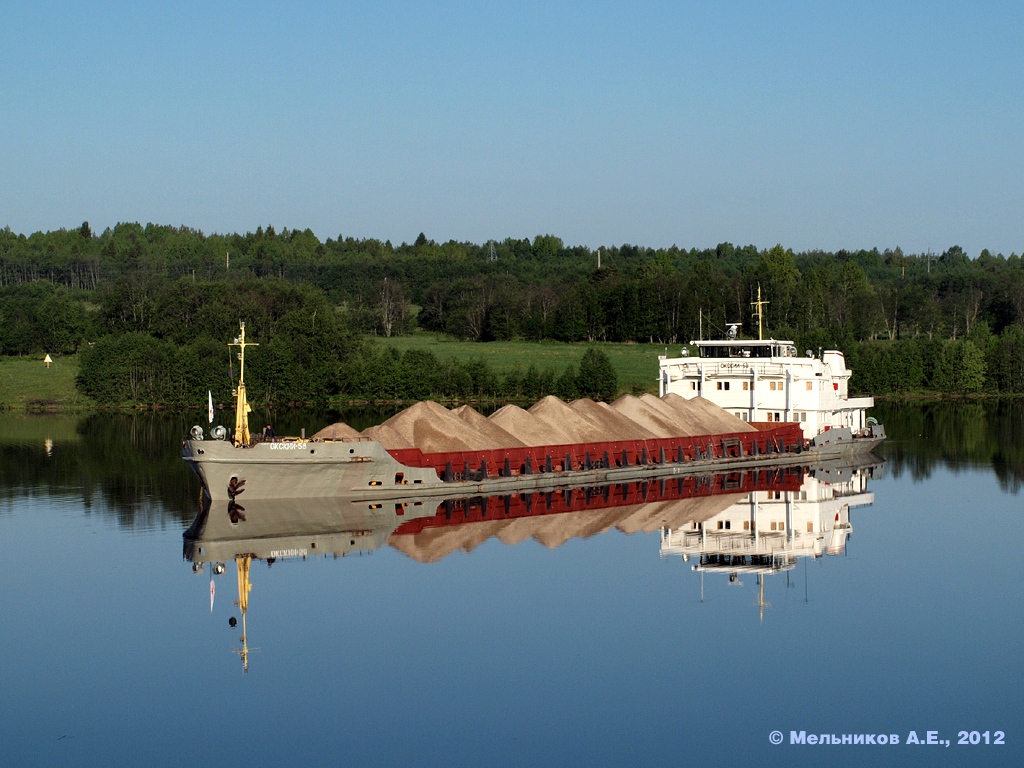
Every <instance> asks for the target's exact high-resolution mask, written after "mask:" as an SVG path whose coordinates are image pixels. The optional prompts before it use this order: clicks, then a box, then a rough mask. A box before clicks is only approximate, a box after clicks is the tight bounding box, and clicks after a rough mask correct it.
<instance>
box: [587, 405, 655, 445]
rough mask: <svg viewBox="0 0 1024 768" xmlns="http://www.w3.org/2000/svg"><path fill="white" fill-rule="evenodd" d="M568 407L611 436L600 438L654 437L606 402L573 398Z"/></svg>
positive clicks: (632, 438) (637, 438)
mask: <svg viewBox="0 0 1024 768" xmlns="http://www.w3.org/2000/svg"><path fill="white" fill-rule="evenodd" d="M569 407H570V408H572V409H573V410H574V411H576V413H578V414H580V415H581V416H583V417H584V418H586V419H588V420H589V421H590V422H591V423H593V424H594V425H595V426H597V428H598V429H600V430H601V433H602V434H604V435H608V436H612V437H604V438H602V439H604V440H609V439H615V440H648V439H650V438H652V437H655V434H654V433H653V432H651V431H650V430H648V429H645V428H644V427H642V426H641V425H640V424H637V423H636V422H635V421H633V420H632V419H629V418H627V417H626V416H624V415H623V414H621V413H619V412H618V411H616V410H615V409H614V408H612V407H611V406H610V405H608V403H598V402H594V401H593V400H588V399H587V398H581V399H579V400H573V401H572V402H571V403H569Z"/></svg>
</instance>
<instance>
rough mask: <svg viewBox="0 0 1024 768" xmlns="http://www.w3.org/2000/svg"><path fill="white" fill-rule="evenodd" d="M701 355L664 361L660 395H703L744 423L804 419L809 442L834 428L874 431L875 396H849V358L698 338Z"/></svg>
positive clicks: (768, 343)
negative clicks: (869, 414) (870, 412)
mask: <svg viewBox="0 0 1024 768" xmlns="http://www.w3.org/2000/svg"><path fill="white" fill-rule="evenodd" d="M690 344H691V345H692V346H694V347H696V348H697V353H698V354H697V357H691V356H689V355H688V353H687V350H683V352H682V356H681V357H671V358H670V357H667V356H665V355H661V356H659V368H660V370H659V374H660V377H659V378H660V383H659V394H660V395H661V396H664V395H666V394H668V393H669V392H673V393H675V394H677V395H680V396H681V397H685V398H687V399H690V398H694V397H704V398H705V399H707V400H710V401H711V402H712V403H714V404H715V405H717V406H719V407H721V408H724V409H726V410H727V411H729V412H730V413H732V414H733V415H734V416H736V417H738V418H740V419H743V420H744V421H753V422H778V421H798V422H800V424H801V425H802V426H803V430H804V437H807V438H812V437H814V436H815V435H817V434H818V433H820V432H822V431H824V430H826V429H831V428H833V427H849V428H850V429H851V430H852V432H853V433H854V435H857V434H861V433H863V432H864V431H865V430H866V428H867V427H868V422H867V413H866V411H867V409H868V408H870V407H872V406H873V405H874V404H875V401H874V399H873V398H871V397H854V398H851V397H850V396H849V382H850V375H851V373H852V372H851V371H850V369H848V368H847V367H846V360H845V358H844V357H843V353H842V352H839V351H836V350H832V349H830V350H826V351H825V352H824V353H823V354H821V355H820V356H815V355H814V354H813V353H812V352H811V351H810V350H808V351H807V352H806V353H805V355H804V356H803V357H801V356H799V355H798V354H797V350H796V347H795V346H793V342H791V341H779V340H776V339H763V340H747V339H735V338H731V339H724V340H720V341H691V342H690Z"/></svg>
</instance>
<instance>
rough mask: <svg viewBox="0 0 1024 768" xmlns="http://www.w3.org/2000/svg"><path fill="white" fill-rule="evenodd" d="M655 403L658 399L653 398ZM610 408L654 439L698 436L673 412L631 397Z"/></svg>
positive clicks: (620, 399)
mask: <svg viewBox="0 0 1024 768" xmlns="http://www.w3.org/2000/svg"><path fill="white" fill-rule="evenodd" d="M654 399H655V401H657V399H658V398H654ZM612 408H613V409H615V411H617V412H618V413H620V414H622V415H623V416H624V417H626V418H628V419H629V420H630V421H634V422H636V423H637V424H639V425H641V426H642V427H643V428H644V429H646V430H648V431H649V432H651V434H653V435H654V436H655V437H680V436H682V435H693V434H698V433H696V432H693V431H691V427H690V425H689V424H687V423H686V422H685V420H684V419H682V418H680V415H679V414H678V413H676V412H675V411H671V410H667V409H663V408H662V407H661V406H660V403H659V405H654V404H652V403H649V402H645V401H644V400H641V399H640V398H639V397H634V396H633V395H624V396H623V397H620V398H619V399H618V400H616V401H615V402H614V403H612Z"/></svg>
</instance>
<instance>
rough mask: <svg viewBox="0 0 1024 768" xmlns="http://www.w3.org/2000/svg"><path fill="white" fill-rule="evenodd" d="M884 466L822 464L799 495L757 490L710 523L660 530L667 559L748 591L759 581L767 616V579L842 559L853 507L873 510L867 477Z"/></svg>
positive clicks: (870, 461)
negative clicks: (802, 561)
mask: <svg viewBox="0 0 1024 768" xmlns="http://www.w3.org/2000/svg"><path fill="white" fill-rule="evenodd" d="M884 469H885V464H884V462H882V461H881V460H880V459H878V458H877V457H874V456H869V457H865V459H864V462H862V463H858V464H856V465H848V464H847V465H844V464H834V463H833V464H824V465H821V466H818V467H812V468H808V470H807V472H806V475H805V477H804V478H803V482H802V484H801V485H800V487H799V489H797V490H791V489H787V490H782V489H768V490H763V491H760V490H758V491H751V492H750V493H749V494H747V495H746V496H744V497H743V498H742V499H740V500H738V501H736V502H734V503H732V504H730V505H729V506H728V507H727V508H726V509H723V510H722V511H721V512H718V513H717V514H715V515H713V516H712V517H709V518H708V519H706V520H695V521H693V522H691V523H690V524H689V525H684V526H681V527H675V526H666V527H664V528H662V530H661V555H662V557H671V556H675V555H682V558H683V560H684V561H687V562H688V561H690V560H691V559H693V560H696V561H697V562H696V563H695V564H694V565H693V570H695V571H699V572H700V573H701V598H702V599H703V587H704V581H703V579H704V574H705V573H724V574H728V581H729V583H730V584H734V585H736V586H743V582H742V580H741V578H742V576H743V575H744V574H748V575H751V576H753V577H754V578H755V579H756V583H757V586H758V587H759V589H758V601H757V602H758V606H759V608H760V614H761V618H764V609H765V607H766V606H767V605H768V604H767V603H765V600H764V584H765V579H766V578H767V577H768V576H770V575H773V574H777V573H782V572H785V571H790V570H792V569H793V568H795V567H796V563H797V560H798V559H799V558H801V557H804V558H820V557H822V556H823V555H839V554H842V553H843V552H845V551H846V542H847V540H848V539H849V538H850V535H851V534H852V533H853V526H852V524H851V523H850V509H851V508H852V507H863V506H869V505H871V504H873V503H874V501H875V495H874V494H873V493H871V492H870V491H868V480H869V479H872V478H878V477H881V475H882V473H883V472H884Z"/></svg>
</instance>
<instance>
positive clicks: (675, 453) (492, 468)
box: [182, 323, 882, 501]
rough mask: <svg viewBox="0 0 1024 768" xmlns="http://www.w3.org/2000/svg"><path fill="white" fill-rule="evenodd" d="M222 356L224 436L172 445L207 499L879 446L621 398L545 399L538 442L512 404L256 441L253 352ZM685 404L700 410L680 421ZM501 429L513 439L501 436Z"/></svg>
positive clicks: (446, 490) (872, 440)
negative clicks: (233, 364) (227, 374)
mask: <svg viewBox="0 0 1024 768" xmlns="http://www.w3.org/2000/svg"><path fill="white" fill-rule="evenodd" d="M229 346H234V347H238V348H239V353H238V356H239V359H240V361H241V363H240V367H239V371H240V375H239V383H238V387H237V389H236V390H235V392H234V396H235V428H234V430H233V432H231V433H230V434H229V433H228V430H227V429H226V428H225V427H223V426H221V427H217V428H215V429H214V430H213V431H212V435H211V436H212V438H213V439H206V435H205V434H204V431H203V429H202V427H201V426H198V425H197V426H195V427H193V428H192V431H191V433H190V435H189V436H188V437H187V438H185V439H184V440H183V441H182V456H183V458H184V459H185V460H186V461H187V462H188V463H189V465H190V466H191V467H192V468H193V470H195V472H196V474H197V475H198V476H199V478H200V480H201V481H202V484H203V489H204V491H205V494H206V495H207V497H208V498H209V499H211V500H213V501H220V500H233V499H237V498H239V497H240V496H241V495H242V494H243V493H244V494H245V499H246V500H253V499H291V498H336V497H344V498H347V499H352V500H363V499H369V500H372V499H393V498H403V497H404V498H414V497H418V498H426V497H435V498H436V497H446V496H447V497H450V496H453V495H471V494H480V493H518V492H526V491H531V490H539V489H552V488H559V487H562V488H564V487H572V486H581V485H597V484H608V483H621V482H628V481H632V480H653V479H658V478H667V477H673V476H690V475H702V474H707V473H710V472H723V471H740V470H745V469H749V468H754V467H759V466H766V465H769V464H770V465H774V466H787V465H789V466H799V465H802V464H805V463H807V460H808V459H807V457H805V456H803V455H802V454H803V453H804V452H805V451H811V452H813V453H814V454H815V456H816V458H817V459H824V458H828V457H831V456H841V455H848V454H851V453H856V452H866V451H869V450H870V449H871V448H873V447H874V446H876V445H877V444H878V443H879V442H881V439H882V437H881V436H880V435H863V434H861V435H857V436H855V435H854V433H853V431H852V430H851V429H850V428H849V427H837V428H835V429H831V430H829V431H827V432H825V433H823V434H819V435H816V436H815V437H814V438H812V439H806V438H805V435H804V432H803V429H802V427H801V425H800V423H799V422H796V421H789V420H785V421H776V420H769V421H765V422H757V421H745V420H741V419H737V418H735V417H733V416H731V415H729V414H728V413H726V412H725V411H721V410H720V409H719V408H717V407H715V406H714V405H712V404H709V403H707V401H704V400H701V401H699V403H696V404H687V403H686V402H685V401H684V400H683V398H679V397H677V396H675V395H672V394H669V395H667V396H666V397H664V398H660V399H659V398H655V397H654V396H653V395H647V396H645V398H648V399H644V398H630V397H629V396H627V397H626V398H621V402H620V401H616V403H614V404H612V405H611V406H609V405H607V404H604V403H594V402H592V401H576V402H574V403H572V404H571V405H568V404H565V403H562V402H561V401H560V400H557V398H545V400H544V401H541V402H540V403H538V404H537V405H535V406H534V408H532V409H531V411H533V410H535V409H537V412H538V413H543V412H544V409H545V408H547V409H548V411H549V412H548V420H547V422H544V424H546V426H547V429H548V431H547V432H542V433H541V434H543V435H548V436H558V437H559V439H554V438H552V439H547V440H545V439H541V440H539V441H538V439H536V438H534V439H532V440H531V437H530V435H528V434H527V433H526V432H523V431H519V432H518V437H517V436H516V434H513V432H515V430H517V429H519V427H521V426H522V424H525V421H521V422H514V420H513V422H514V425H510V424H509V422H508V421H505V422H501V420H500V419H495V417H497V416H500V415H502V411H506V409H509V408H514V407H513V406H506V408H505V409H502V411H499V412H498V413H497V414H494V415H493V416H492V417H491V418H490V419H486V418H485V417H483V416H481V415H480V414H478V413H476V412H475V411H472V412H471V413H464V414H463V416H465V417H466V420H465V421H459V419H458V417H455V416H452V412H449V411H448V410H447V409H445V408H443V407H442V406H440V405H437V404H436V403H419V404H417V405H416V406H413V407H412V408H410V409H407V412H408V413H410V414H415V416H416V418H417V421H416V422H415V423H412V424H410V423H405V424H404V426H405V427H406V428H407V430H406V433H405V437H404V438H403V437H402V436H401V435H399V434H398V431H397V430H396V429H391V428H390V427H388V426H387V425H388V422H385V424H384V425H382V427H381V428H371V429H370V430H367V431H366V432H367V433H370V434H369V435H368V434H366V433H364V434H359V433H357V432H355V431H354V430H351V429H349V428H348V427H346V426H345V425H335V426H336V427H338V429H327V430H322V431H321V432H319V433H317V434H316V435H314V436H313V437H311V438H308V439H307V438H305V437H304V436H303V437H284V438H277V437H274V438H271V439H264V438H262V437H261V436H259V435H253V434H251V433H250V430H249V421H248V417H249V413H250V412H251V407H250V406H249V403H248V400H247V397H246V389H245V350H246V347H247V346H255V345H254V344H252V343H251V342H246V340H245V324H244V323H242V324H241V326H240V334H239V337H238V338H236V339H235V340H234V342H232V343H231V344H230V345H229ZM616 405H619V406H620V408H619V410H616V409H615V406H616ZM691 405H692V406H693V407H696V408H699V409H703V410H702V411H701V412H700V413H698V412H697V411H686V408H690V407H691ZM595 409H596V410H595ZM709 409H710V410H709ZM470 410H471V409H470ZM518 410H519V413H520V416H521V419H522V420H526V419H527V417H530V418H533V416H532V414H531V413H530V412H527V411H523V410H522V409H518ZM210 412H211V414H212V408H211V411H210ZM403 413H406V412H403ZM523 414H525V415H523ZM626 414H633V415H634V416H635V419H631V418H627V417H626ZM673 414H675V416H673ZM701 414H703V416H701ZM698 417H700V418H698ZM401 418H402V415H401V414H400V415H399V416H397V417H395V419H393V420H391V421H395V425H396V426H403V425H402V422H401ZM453 419H454V421H453ZM574 419H578V421H579V425H580V426H579V428H577V429H575V430H574V429H571V428H570V427H572V422H573V420H574ZM687 419H689V421H687ZM396 420H397V421H396ZM408 421H409V419H406V422H408ZM558 422H562V423H561V424H559V423H558ZM501 423H505V425H506V426H508V427H510V429H512V430H513V432H509V431H508V430H506V429H503V428H502V427H501V426H500V424H501ZM537 423H538V424H540V422H539V421H538V422H537ZM693 424H697V425H700V426H702V427H703V429H704V430H706V431H702V429H701V428H694V427H693V426H692V425H693ZM688 425H689V426H688ZM458 428H462V429H463V430H464V431H465V432H467V433H472V434H474V435H477V434H479V435H481V436H482V437H481V441H476V442H472V441H469V442H467V441H462V442H460V441H458V440H454V439H453V440H449V441H447V442H445V441H443V440H442V441H441V442H438V440H437V436H438V435H441V436H444V435H446V434H453V433H455V432H458V431H459V429H458ZM375 429H376V430H377V431H376V432H374V430H375ZM375 438H378V439H375ZM403 440H404V441H403ZM431 441H433V442H431ZM488 441H490V442H488ZM385 442H387V443H388V444H387V445H385ZM439 448H441V449H440V450H439Z"/></svg>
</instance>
